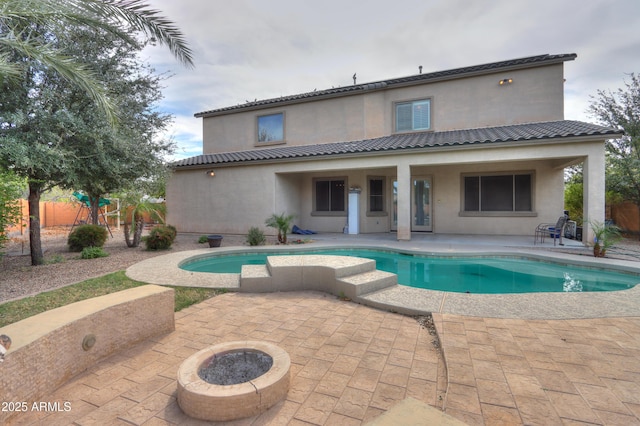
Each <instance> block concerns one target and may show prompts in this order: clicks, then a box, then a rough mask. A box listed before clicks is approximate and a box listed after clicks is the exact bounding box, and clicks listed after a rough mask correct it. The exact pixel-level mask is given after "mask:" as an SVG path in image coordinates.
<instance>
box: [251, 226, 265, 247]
mask: <svg viewBox="0 0 640 426" xmlns="http://www.w3.org/2000/svg"><path fill="white" fill-rule="evenodd" d="M266 242H267V239H266V238H265V237H264V232H262V231H261V230H260V228H258V227H257V226H252V227H251V228H249V234H248V235H247V243H249V245H250V246H261V245H264V243H266Z"/></svg>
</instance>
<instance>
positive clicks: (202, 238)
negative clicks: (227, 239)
mask: <svg viewBox="0 0 640 426" xmlns="http://www.w3.org/2000/svg"><path fill="white" fill-rule="evenodd" d="M207 242H209V237H207V236H206V235H201V236H200V238H198V244H204V243H207Z"/></svg>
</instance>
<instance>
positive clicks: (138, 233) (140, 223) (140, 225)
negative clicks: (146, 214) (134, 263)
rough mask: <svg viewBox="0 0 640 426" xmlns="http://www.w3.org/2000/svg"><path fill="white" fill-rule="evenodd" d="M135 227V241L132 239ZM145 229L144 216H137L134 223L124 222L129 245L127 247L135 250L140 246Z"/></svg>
mask: <svg viewBox="0 0 640 426" xmlns="http://www.w3.org/2000/svg"><path fill="white" fill-rule="evenodd" d="M132 226H133V239H131V227H132ZM143 229H144V219H143V218H142V216H136V217H135V218H134V219H133V223H132V224H129V222H127V221H125V222H124V240H125V242H126V243H127V247H130V248H133V247H138V246H139V245H140V240H141V239H142V230H143Z"/></svg>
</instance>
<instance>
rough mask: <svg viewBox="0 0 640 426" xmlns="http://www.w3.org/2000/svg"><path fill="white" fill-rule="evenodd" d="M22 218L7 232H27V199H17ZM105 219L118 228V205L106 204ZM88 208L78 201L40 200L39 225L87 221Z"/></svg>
mask: <svg viewBox="0 0 640 426" xmlns="http://www.w3.org/2000/svg"><path fill="white" fill-rule="evenodd" d="M19 202H20V211H21V212H22V219H21V221H20V223H19V224H16V225H14V226H11V227H9V229H8V231H9V234H10V235H11V234H14V235H15V234H24V233H28V232H29V206H28V203H27V200H24V199H22V200H19ZM107 209H108V211H107V213H108V214H109V215H108V216H107V221H108V223H109V226H112V227H116V228H119V227H120V216H119V212H118V211H117V210H118V205H117V204H116V203H112V204H111V205H109V206H107ZM87 215H88V209H86V208H82V205H81V204H80V203H75V202H60V201H42V202H40V227H42V228H47V227H53V226H72V225H74V223H75V224H79V223H85V222H86V221H87ZM76 222H77V223H76Z"/></svg>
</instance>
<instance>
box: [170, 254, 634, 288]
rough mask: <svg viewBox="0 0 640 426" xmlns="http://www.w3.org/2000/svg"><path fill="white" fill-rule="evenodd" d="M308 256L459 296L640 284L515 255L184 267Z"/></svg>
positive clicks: (242, 257)
mask: <svg viewBox="0 0 640 426" xmlns="http://www.w3.org/2000/svg"><path fill="white" fill-rule="evenodd" d="M305 254H324V255H339V256H355V257H363V258H367V259H373V260H375V261H376V267H377V269H380V270H383V271H387V272H391V273H394V274H396V275H397V276H398V283H399V284H403V285H406V286H410V287H416V288H423V289H429V290H442V291H450V292H458V293H484V294H498V293H536V292H593V291H616V290H626V289H629V288H631V287H633V286H635V285H636V284H637V283H638V282H640V276H639V275H637V274H626V273H621V272H615V271H610V270H602V269H595V268H586V267H579V266H575V265H566V264H559V263H552V262H546V261H539V260H532V259H523V258H516V257H478V256H466V257H463V256H460V257H448V256H447V257H444V256H428V255H418V254H414V253H403V252H397V251H386V250H373V249H316V250H305V251H291V250H289V251H286V250H285V251H281V252H246V253H230V254H220V255H211V256H210V257H206V258H204V259H202V258H201V259H197V260H194V261H187V262H185V263H183V264H181V265H180V268H182V269H185V270H188V271H194V272H213V273H237V274H239V273H240V271H241V268H242V265H261V264H262V265H264V264H265V263H266V258H267V257H268V256H278V255H305Z"/></svg>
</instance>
